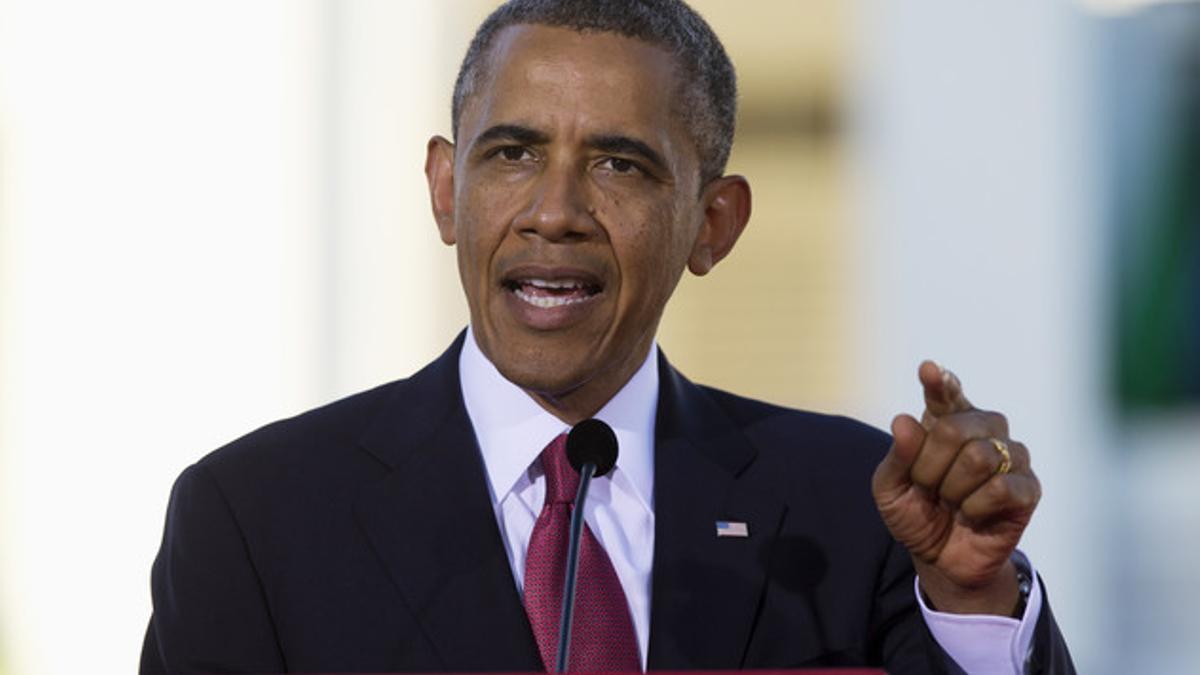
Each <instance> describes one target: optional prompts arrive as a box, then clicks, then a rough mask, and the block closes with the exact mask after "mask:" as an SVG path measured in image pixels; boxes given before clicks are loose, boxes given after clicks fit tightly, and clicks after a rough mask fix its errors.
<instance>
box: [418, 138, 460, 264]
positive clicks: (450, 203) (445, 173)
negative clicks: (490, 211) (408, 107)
mask: <svg viewBox="0 0 1200 675" xmlns="http://www.w3.org/2000/svg"><path fill="white" fill-rule="evenodd" d="M425 180H427V181H428V182H429V201H430V204H431V205H432V206H433V219H434V220H435V221H437V227H438V232H439V233H440V234H441V236H442V241H443V242H445V244H446V245H447V246H453V245H454V242H455V241H456V240H457V239H456V235H455V231H454V144H453V143H451V142H450V141H448V140H446V139H445V138H443V137H441V136H434V137H433V138H431V139H429V143H428V144H426V146H425Z"/></svg>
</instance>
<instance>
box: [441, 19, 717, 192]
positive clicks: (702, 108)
mask: <svg viewBox="0 0 1200 675" xmlns="http://www.w3.org/2000/svg"><path fill="white" fill-rule="evenodd" d="M517 24H537V25H543V26H559V27H563V28H570V29H572V30H576V31H581V32H582V31H600V32H607V33H617V34H619V35H624V36H626V37H631V38H635V39H638V40H642V41H644V42H648V43H650V44H653V45H656V46H658V47H661V48H663V49H666V50H667V51H668V52H670V53H672V54H674V55H675V58H676V61H677V62H678V64H679V66H680V70H681V72H680V80H681V81H680V84H681V87H682V91H681V93H682V98H681V100H680V101H679V104H678V106H677V107H678V108H679V111H680V114H682V115H683V116H684V117H685V119H686V120H687V124H688V127H689V129H690V131H691V134H692V138H693V140H694V142H695V143H696V151H697V153H698V154H699V156H700V179H701V184H705V183H708V181H710V180H712V179H714V178H717V177H719V176H721V175H722V174H723V173H724V172H725V164H726V162H728V161H729V149H730V147H731V146H732V145H733V129H734V124H735V121H736V117H737V77H736V76H735V74H734V70H733V64H732V63H731V62H730V61H729V56H728V55H727V54H726V53H725V48H724V47H723V46H722V45H721V41H720V40H718V39H717V36H716V35H715V34H714V33H713V31H712V29H711V28H709V26H708V24H707V23H706V22H705V21H704V19H702V18H701V17H700V15H699V14H697V13H696V12H695V11H694V10H693V9H692V8H691V7H688V6H687V5H686V4H684V3H683V2H681V0H509V2H506V3H504V4H503V5H501V6H500V7H499V8H497V9H496V11H494V12H492V13H491V15H490V16H488V18H487V19H485V20H484V22H483V23H482V24H480V26H479V29H478V30H477V31H476V32H475V37H474V38H473V39H472V40H471V45H470V47H468V48H467V55H466V57H464V58H463V62H462V66H461V67H460V68H459V70H458V79H457V80H456V81H455V83H454V100H453V105H452V111H451V120H452V123H453V126H454V134H455V136H457V135H458V123H459V119H460V117H461V115H462V111H463V105H464V103H465V101H466V100H467V99H468V98H469V97H470V96H471V94H472V93H473V92H474V91H475V90H476V89H477V88H478V87H479V85H480V83H481V81H482V80H483V77H484V76H485V75H486V72H485V68H484V67H483V64H484V62H485V61H486V56H487V52H488V49H489V48H490V47H491V45H492V42H493V41H494V40H495V37H496V34H497V33H499V32H500V31H501V30H502V29H504V28H506V27H508V26H512V25H517Z"/></svg>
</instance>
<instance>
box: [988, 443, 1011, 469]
mask: <svg viewBox="0 0 1200 675" xmlns="http://www.w3.org/2000/svg"><path fill="white" fill-rule="evenodd" d="M988 440H989V441H991V442H992V447H994V448H996V452H998V453H1000V466H997V467H996V473H997V474H1005V473H1008V472H1009V471H1011V470H1012V455H1010V454H1008V443H1005V442H1004V441H1002V440H1000V439H999V438H989V439H988Z"/></svg>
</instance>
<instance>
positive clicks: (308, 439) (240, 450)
mask: <svg viewBox="0 0 1200 675" xmlns="http://www.w3.org/2000/svg"><path fill="white" fill-rule="evenodd" d="M405 382H407V380H396V381H393V382H389V383H387V384H382V385H379V386H377V387H374V388H372V389H368V390H366V391H362V392H359V393H356V394H352V395H350V396H346V397H345V398H341V399H338V400H336V401H333V402H330V403H326V404H324V405H322V406H319V407H317V408H313V409H311V410H308V411H306V412H303V413H300V414H298V415H295V416H293V417H289V418H286V419H281V420H278V421H275V422H272V423H270V424H267V425H265V426H263V427H260V428H258V429H256V430H254V431H251V432H250V433H248V434H246V435H244V436H242V437H240V438H238V439H236V440H234V441H232V442H230V443H228V444H226V445H224V446H222V447H220V448H217V449H216V450H214V451H212V452H210V453H209V454H207V455H205V456H204V457H203V458H201V459H200V461H199V462H197V464H198V465H199V466H202V467H206V468H207V469H209V470H211V471H215V472H217V473H218V474H220V473H225V472H226V471H228V470H242V469H248V468H252V467H253V466H254V465H258V464H268V465H278V463H280V462H282V461H285V460H286V461H288V462H294V461H296V460H300V459H302V458H304V457H305V456H311V455H313V454H319V453H320V452H322V451H323V450H326V449H330V448H343V447H345V446H347V445H352V444H354V443H355V442H356V440H357V438H358V436H359V434H361V433H362V431H363V429H365V428H366V427H367V426H368V425H369V424H370V423H371V420H372V419H373V418H374V417H375V415H377V414H379V412H380V410H381V409H383V407H384V406H385V405H386V403H387V401H388V400H389V399H390V398H391V397H392V396H393V395H394V394H395V393H396V392H397V390H398V389H400V388H402V387H403V385H404V383H405Z"/></svg>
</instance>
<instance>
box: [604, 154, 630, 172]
mask: <svg viewBox="0 0 1200 675" xmlns="http://www.w3.org/2000/svg"><path fill="white" fill-rule="evenodd" d="M600 166H601V167H603V168H605V169H609V170H610V171H613V172H614V173H632V172H634V171H636V170H637V168H638V166H637V165H636V164H634V163H633V162H631V161H629V160H627V159H621V158H620V157H607V158H605V159H604V161H603V162H601V163H600Z"/></svg>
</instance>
